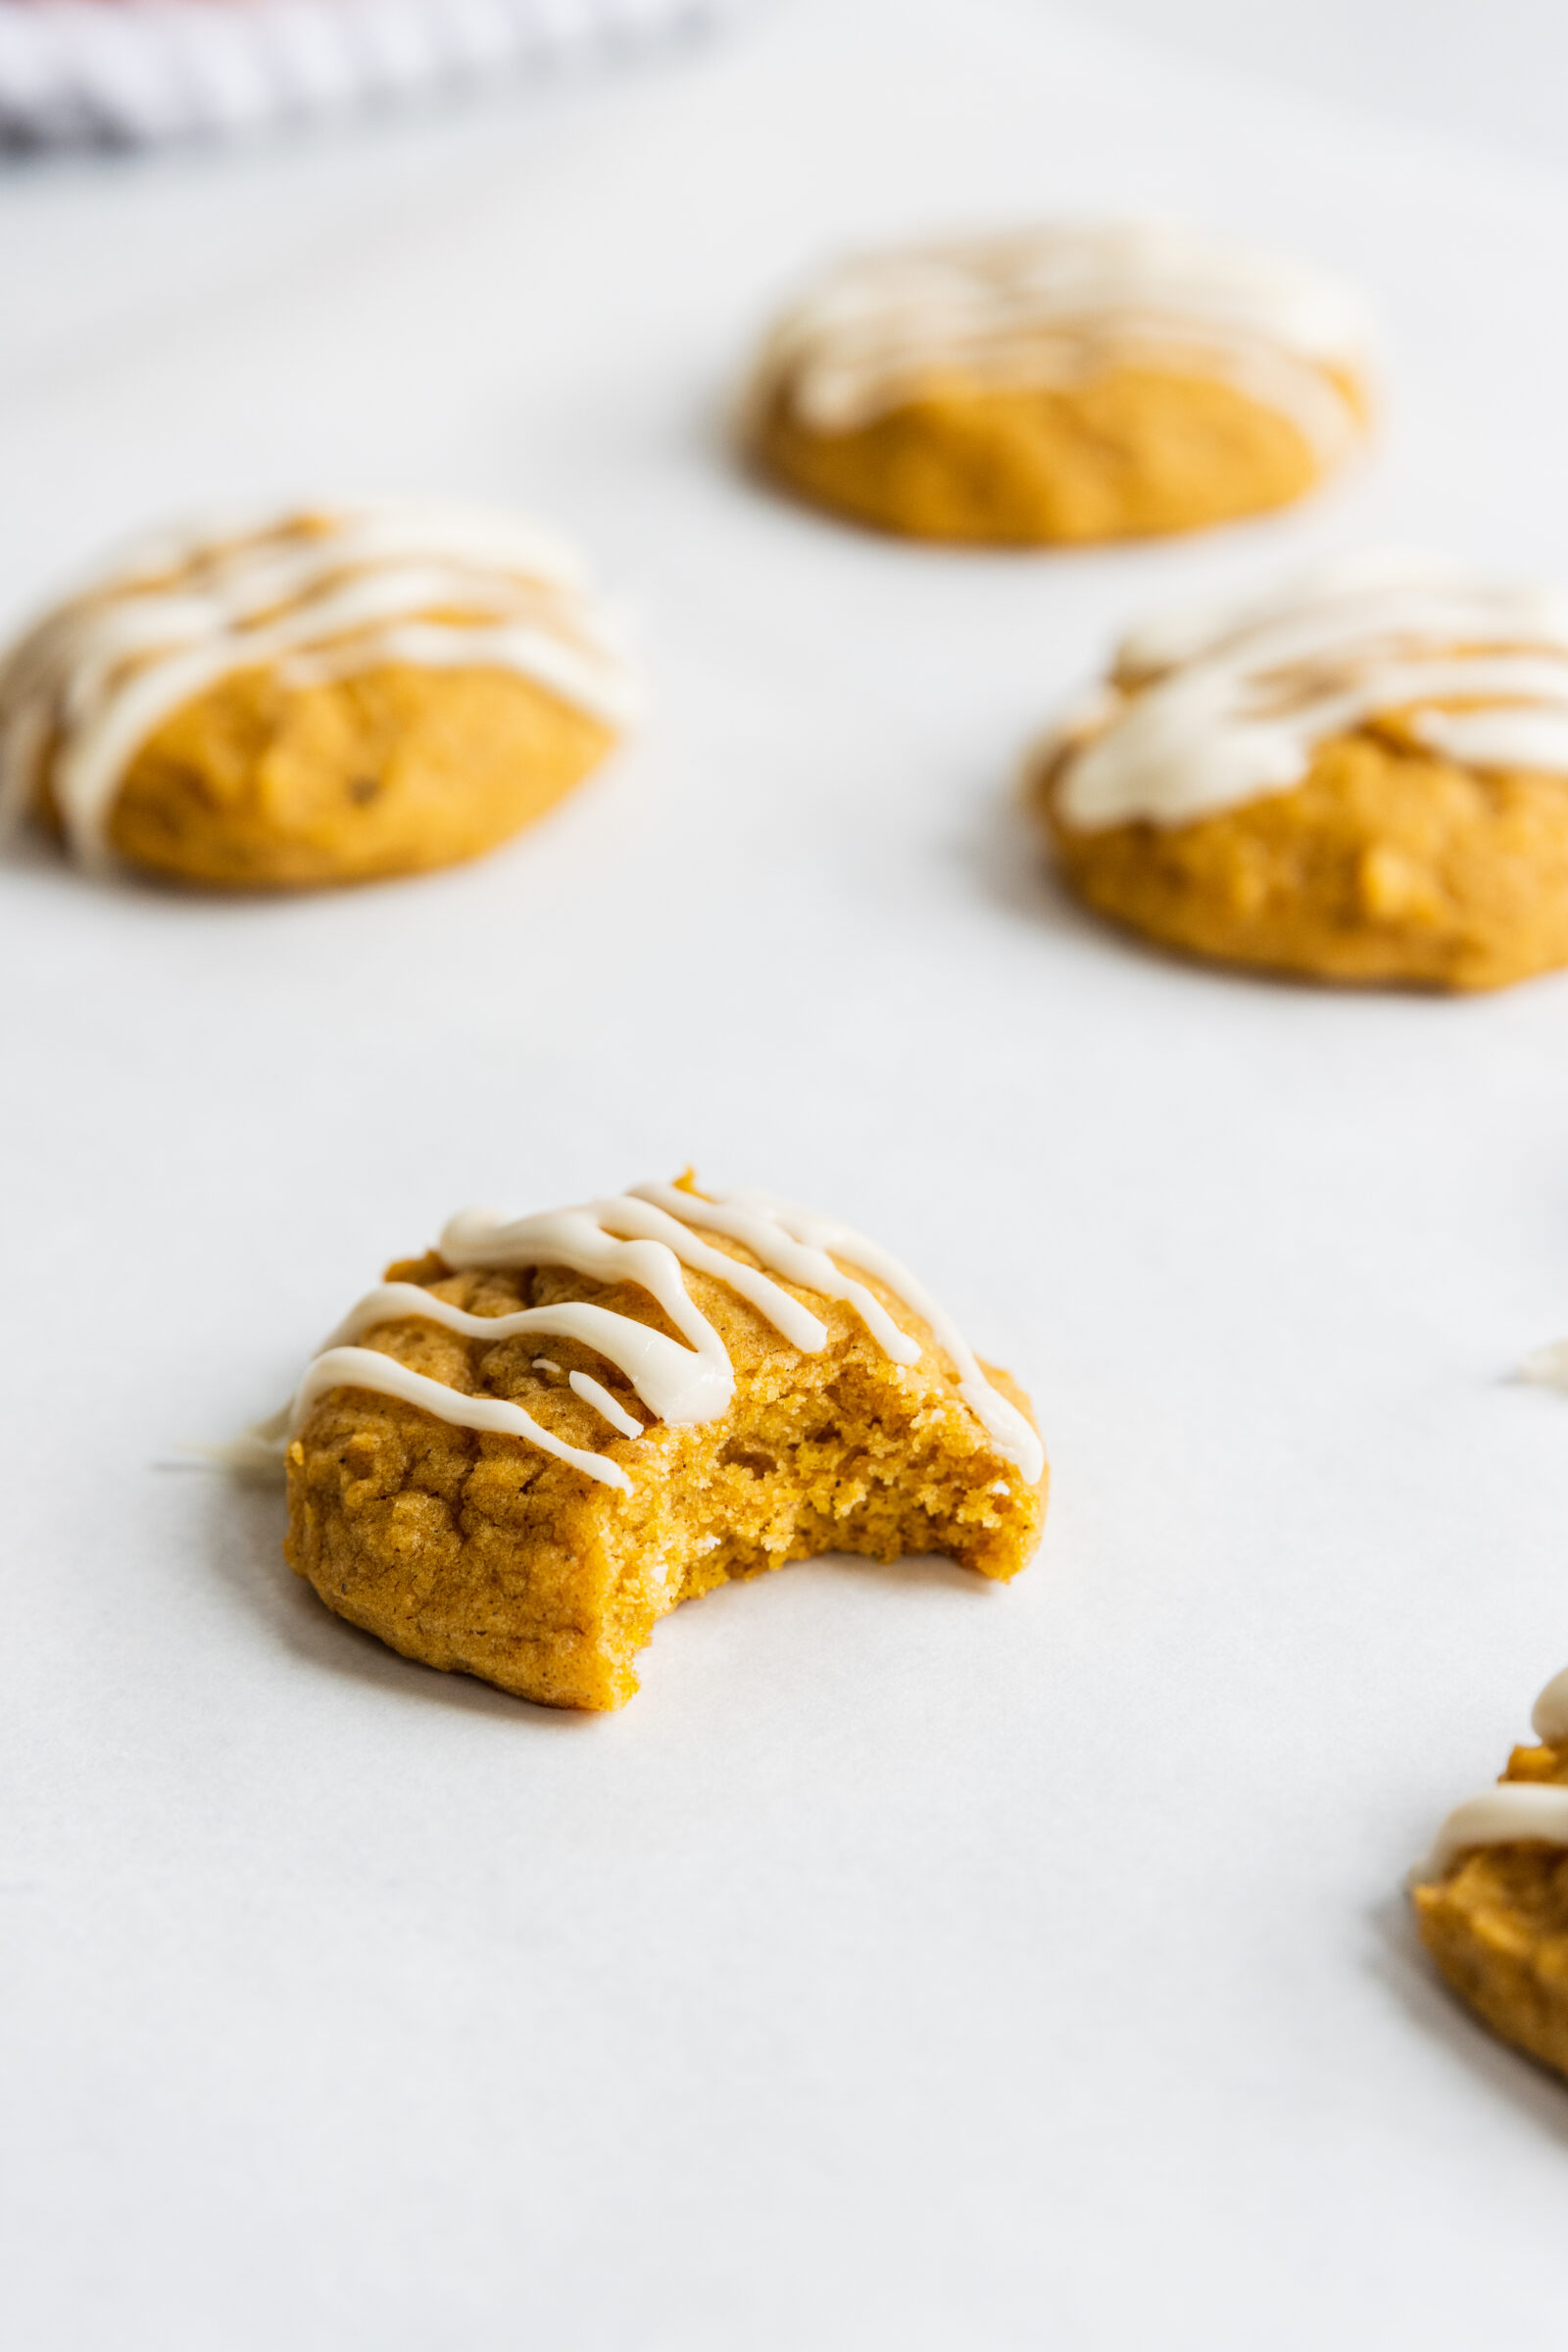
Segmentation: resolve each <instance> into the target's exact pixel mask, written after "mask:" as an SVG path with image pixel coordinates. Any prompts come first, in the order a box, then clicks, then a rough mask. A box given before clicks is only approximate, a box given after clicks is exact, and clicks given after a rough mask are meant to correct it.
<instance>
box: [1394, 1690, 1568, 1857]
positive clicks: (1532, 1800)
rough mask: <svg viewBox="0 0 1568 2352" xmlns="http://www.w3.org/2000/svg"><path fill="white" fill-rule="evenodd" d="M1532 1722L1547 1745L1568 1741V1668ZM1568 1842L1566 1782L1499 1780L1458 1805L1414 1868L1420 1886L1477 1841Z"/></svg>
mask: <svg viewBox="0 0 1568 2352" xmlns="http://www.w3.org/2000/svg"><path fill="white" fill-rule="evenodd" d="M1530 1720H1531V1724H1532V1727H1533V1729H1534V1731H1535V1734H1536V1737H1537V1739H1538V1740H1541V1741H1542V1742H1543V1744H1544V1745H1545V1746H1547V1747H1561V1746H1563V1745H1564V1744H1568V1668H1565V1669H1564V1671H1563V1672H1562V1673H1561V1674H1557V1675H1553V1677H1552V1679H1551V1681H1550V1682H1549V1683H1548V1684H1547V1685H1546V1688H1545V1689H1544V1691H1542V1693H1541V1696H1540V1697H1539V1698H1538V1699H1537V1701H1536V1703H1535V1707H1534V1710H1533V1711H1532V1714H1531V1719H1530ZM1529 1843H1535V1844H1542V1845H1561V1846H1568V1786H1565V1785H1564V1784H1562V1783H1560V1782H1551V1781H1499V1782H1497V1783H1496V1784H1495V1787H1493V1788H1491V1789H1486V1790H1485V1791H1484V1793H1483V1794H1482V1795H1480V1796H1472V1797H1470V1798H1468V1799H1467V1800H1466V1802H1465V1803H1464V1804H1462V1805H1456V1806H1455V1807H1454V1810H1453V1811H1452V1812H1451V1813H1450V1814H1449V1815H1448V1818H1447V1820H1446V1822H1445V1823H1444V1824H1443V1827H1442V1828H1441V1829H1440V1830H1439V1832H1438V1834H1437V1837H1436V1838H1435V1839H1434V1840H1433V1846H1432V1851H1431V1853H1430V1854H1429V1855H1428V1856H1427V1858H1426V1860H1425V1861H1424V1862H1423V1863H1422V1864H1421V1866H1420V1868H1419V1869H1418V1870H1417V1871H1415V1872H1414V1874H1413V1878H1414V1882H1415V1883H1416V1884H1417V1885H1430V1884H1431V1883H1432V1882H1433V1881H1435V1880H1437V1879H1441V1878H1443V1877H1444V1876H1445V1875H1446V1872H1447V1871H1449V1870H1450V1869H1451V1868H1452V1867H1453V1864H1454V1863H1455V1862H1456V1861H1457V1859H1458V1857H1459V1856H1460V1855H1461V1854H1463V1853H1467V1852H1469V1851H1470V1850H1471V1849H1472V1848H1474V1847H1476V1846H1478V1845H1520V1844H1529Z"/></svg>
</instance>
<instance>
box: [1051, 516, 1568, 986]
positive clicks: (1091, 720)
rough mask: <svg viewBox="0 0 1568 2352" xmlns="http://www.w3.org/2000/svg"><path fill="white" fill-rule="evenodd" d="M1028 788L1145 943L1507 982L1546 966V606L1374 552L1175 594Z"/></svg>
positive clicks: (1322, 968) (1562, 813) (1564, 750)
mask: <svg viewBox="0 0 1568 2352" xmlns="http://www.w3.org/2000/svg"><path fill="white" fill-rule="evenodd" d="M1028 793H1029V798H1030V801H1031V804H1032V806H1033V808H1034V809H1035V810H1036V811H1037V813H1038V814H1039V815H1040V817H1041V818H1042V820H1043V822H1044V823H1045V825H1046V827H1047V829H1048V830H1049V833H1050V836H1051V839H1052V840H1053V842H1054V846H1055V851H1056V856H1057V858H1058V859H1059V861H1060V865H1061V869H1062V872H1063V873H1064V875H1065V876H1066V879H1067V881H1068V882H1069V883H1070V885H1071V886H1072V888H1073V889H1074V890H1075V891H1076V892H1077V893H1078V895H1079V897H1080V898H1082V899H1084V900H1085V901H1086V902H1087V903H1088V905H1089V906H1091V907H1095V908H1096V909H1097V910H1098V911H1099V912H1100V913H1102V914H1106V915H1110V916H1111V917H1112V918H1113V919H1114V920H1116V921H1117V922H1120V923H1125V924H1127V925H1128V926H1129V927H1130V928H1131V929H1133V930H1135V931H1141V932H1143V933H1144V934H1145V935H1146V936H1147V937H1148V938H1150V939H1154V940H1158V941H1160V942H1162V943H1163V944H1164V945H1166V946H1168V947H1173V948H1179V949H1185V950H1186V951H1188V952H1189V953H1190V954H1193V955H1197V956H1213V957H1216V958H1218V959H1219V960H1221V961H1224V962H1229V963H1244V964H1255V965H1258V966H1261V967H1264V968H1267V969H1272V970H1276V971H1284V972H1296V973H1302V974H1306V975H1308V976H1310V977H1311V978H1313V979H1318V980H1339V981H1363V982H1406V983H1411V984H1414V985H1419V986H1425V987H1429V988H1446V989H1483V988H1501V987H1504V986H1505V985H1506V984H1507V983H1508V982H1510V981H1513V980H1523V979H1526V978H1528V977H1529V976H1530V975H1531V974H1532V973H1536V972H1544V971H1546V970H1548V969H1549V968H1551V967H1552V966H1553V965H1556V964H1561V963H1565V962H1568V607H1565V606H1564V604H1563V602H1562V601H1561V600H1560V599H1556V598H1552V597H1547V596H1544V595H1539V594H1535V593H1531V592H1527V591H1524V590H1518V589H1506V588H1495V587H1489V586H1485V585H1481V584H1477V583H1475V582H1472V581H1471V580H1469V579H1467V578H1466V577H1465V576H1464V575H1463V574H1462V573H1460V572H1458V571H1457V570H1454V569H1451V568H1449V567H1446V566H1444V565H1440V564H1432V563H1427V562H1418V561H1415V560H1413V559H1410V558H1406V557H1385V556H1377V557H1368V558H1362V559H1360V560H1359V561H1357V562H1352V563H1341V564H1336V565H1333V566H1331V567H1329V568H1327V569H1325V570H1323V571H1320V572H1318V573H1316V574H1314V575H1312V576H1311V577H1309V578H1307V579H1305V580H1302V581H1300V582H1299V583H1298V584H1297V585H1296V586H1294V587H1293V588H1291V589H1289V590H1288V591H1287V592H1286V593H1284V594H1282V595H1279V596H1276V597H1272V598H1266V599H1262V600H1258V601H1255V602H1254V601H1249V602H1247V603H1245V604H1242V605H1238V606H1221V607H1218V608H1204V609H1201V610H1198V611H1194V612H1184V613H1177V614H1175V615H1173V616H1171V617H1170V618H1169V619H1167V620H1166V621H1164V622H1163V623H1157V624H1155V625H1154V626H1152V627H1150V628H1146V629H1143V630H1140V631H1139V632H1137V633H1136V634H1135V635H1133V636H1131V637H1129V638H1128V639H1126V641H1125V642H1124V643H1123V645H1122V647H1121V649H1120V651H1119V654H1118V656H1117V659H1116V662H1115V666H1114V669H1113V671H1112V673H1111V678H1110V682H1109V684H1108V686H1106V687H1105V688H1104V689H1103V690H1102V691H1101V692H1099V693H1097V694H1096V696H1095V697H1094V699H1093V701H1092V702H1091V703H1090V704H1089V705H1088V706H1087V707H1085V708H1083V709H1082V710H1080V711H1077V712H1076V713H1074V714H1073V715H1072V716H1070V717H1069V718H1068V719H1067V721H1066V722H1065V723H1064V724H1062V725H1061V726H1059V727H1058V728H1057V729H1056V730H1055V731H1054V734H1053V735H1052V736H1051V738H1050V739H1049V740H1048V741H1047V742H1046V743H1045V744H1044V745H1042V746H1041V747H1040V750H1039V751H1038V753H1037V754H1036V756H1035V758H1034V759H1033V760H1032V761H1031V765H1030V771H1029V780H1028Z"/></svg>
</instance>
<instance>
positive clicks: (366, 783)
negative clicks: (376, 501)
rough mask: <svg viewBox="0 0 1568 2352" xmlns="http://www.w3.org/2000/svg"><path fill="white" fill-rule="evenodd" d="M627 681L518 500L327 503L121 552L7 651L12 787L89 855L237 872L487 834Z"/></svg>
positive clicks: (321, 872)
mask: <svg viewBox="0 0 1568 2352" xmlns="http://www.w3.org/2000/svg"><path fill="white" fill-rule="evenodd" d="M636 699H637V697H636V688H635V682H634V680H633V677H632V674H631V670H630V667H629V664H628V662H627V659H626V657H625V655H624V653H623V652H622V651H621V650H620V648H619V647H618V645H617V644H616V642H615V638H614V634H613V630H612V629H611V628H610V627H609V625H608V624H607V622H606V619H605V616H604V614H603V613H601V612H600V611H599V609H598V607H597V605H596V604H595V602H594V600H593V598H592V597H591V596H590V595H589V594H588V592H587V590H586V588H585V587H584V586H583V584H582V581H581V579H580V577H579V576H578V573H577V570H576V567H575V565H574V564H573V562H572V561H571V559H570V558H569V557H567V556H566V555H564V553H563V552H562V551H561V550H560V549H558V548H556V547H555V546H553V545H552V544H551V543H550V542H548V541H546V540H544V539H542V538H540V537H539V536H538V535H537V534H536V533H534V532H533V531H531V530H529V529H527V528H525V527H524V526H522V525H521V524H519V523H517V522H515V521H514V520H512V519H510V518H509V517H506V516H502V515H488V514H484V513H480V512H477V511H476V512H472V513H469V512H466V511H464V510H461V509H449V508H431V507H413V506H378V507H357V508H342V509H321V510H311V511H307V512H300V513H291V514H285V515H276V516H265V517H260V518H256V519H253V520H250V521H234V522H230V523H226V524H223V523H217V524H212V525H208V526H203V527H200V528H197V529H194V530H191V531H188V532H184V533H177V534H172V535H170V536H168V537H166V538H164V539H162V540H159V541H157V542H153V543H150V544H148V545H146V546H144V547H142V548H140V549H139V550H137V551H135V552H133V553H132V554H131V555H129V556H128V557H126V558H125V559H124V560H123V562H122V563H121V564H119V565H118V566H116V567H114V568H113V569H112V570H111V571H110V573H109V574H108V575H107V576H106V577H105V578H104V579H103V580H102V581H101V582H99V583H98V584H96V585H93V586H90V587H89V588H87V589H86V590H85V591H84V592H83V593H82V594H80V595H78V596H75V597H73V598H71V599H70V600H69V601H68V602H67V603H65V604H64V605H62V606H60V607H58V608H57V609H56V610H54V611H53V612H51V613H47V614H46V615H45V616H44V617H43V618H42V619H41V620H40V621H39V622H37V623H36V625H35V626H34V627H33V628H32V629H31V630H30V631H29V632H28V633H27V634H26V635H25V637H24V638H23V639H22V640H21V641H20V643H19V644H18V645H17V646H16V647H15V648H14V649H13V651H12V652H11V654H10V655H9V657H8V658H7V659H6V661H5V662H4V664H3V666H0V796H3V800H4V803H5V805H6V807H7V808H8V809H9V811H10V813H11V814H12V815H13V816H17V815H21V814H23V813H25V812H27V811H28V810H30V811H31V812H32V813H34V814H36V815H37V816H39V817H41V818H42V819H43V820H44V821H46V822H48V823H51V824H53V825H55V826H56V827H57V828H58V829H60V830H61V831H62V832H63V833H64V835H65V837H66V839H67V841H68V843H69V844H70V846H71V848H72V849H73V852H74V853H75V855H76V856H77V857H78V858H81V859H82V861H83V862H84V863H86V864H89V865H97V866H103V865H107V864H111V863H114V862H117V861H118V862H122V863H123V864H126V865H130V866H137V867H140V868H142V869H144V870H146V871H150V872H153V873H157V874H160V875H164V876H167V877H169V878H171V879H172V880H175V881H180V882H186V883H196V884H201V885H205V886H206V887H209V888H218V889H230V890H285V889H300V888H307V887H312V886H317V885H320V884H325V883H338V882H363V881H369V880H373V879H377V878H380V877H383V876H386V875H392V874H406V873H416V872H419V871H421V870H423V869H424V868H426V867H430V866H437V865H446V864H450V863H451V862H452V861H453V860H455V859H457V858H470V857H473V856H475V855H476V854H477V853H478V852H479V851H481V850H487V849H490V848H493V847H494V845H495V844H496V843H497V842H500V841H502V840H504V839H506V837H507V836H508V835H509V834H512V833H515V831H516V830H517V829H518V827H519V826H521V825H524V824H527V823H528V822H529V821H530V820H531V819H532V818H534V817H536V816H538V815H541V814H542V813H543V811H544V810H545V809H548V808H549V807H550V806H551V804H552V803H553V802H555V801H557V800H559V799H560V798H561V796H562V795H563V794H564V793H565V792H568V791H569V790H570V789H571V787H572V786H573V785H574V784H576V783H577V782H578V781H580V779H581V778H582V777H583V776H585V775H586V774H587V773H588V772H589V770H590V769H591V768H593V767H594V766H595V765H597V763H598V762H599V760H602V759H603V757H604V756H605V754H606V752H607V751H608V750H609V749H610V747H611V745H612V744H613V742H614V740H615V738H616V736H617V734H618V733H619V731H620V730H621V728H622V727H623V725H624V724H625V723H626V722H627V720H628V719H629V717H630V716H631V714H632V712H633V711H634V710H635V707H636Z"/></svg>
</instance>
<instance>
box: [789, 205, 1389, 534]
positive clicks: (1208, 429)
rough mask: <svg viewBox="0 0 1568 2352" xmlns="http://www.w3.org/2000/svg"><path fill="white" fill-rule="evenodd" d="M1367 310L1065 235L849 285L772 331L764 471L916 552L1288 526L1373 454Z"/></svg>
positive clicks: (1306, 281)
mask: <svg viewBox="0 0 1568 2352" xmlns="http://www.w3.org/2000/svg"><path fill="white" fill-rule="evenodd" d="M1366 382H1367V363H1366V359H1365V336H1364V332H1363V328H1362V324H1361V318H1360V310H1359V305H1358V304H1357V303H1356V302H1355V301H1354V300H1353V298H1352V297H1350V296H1349V295H1348V294H1347V293H1346V292H1345V291H1344V290H1343V289H1342V288H1341V287H1339V286H1337V285H1335V284H1333V283H1332V282H1330V281H1327V280H1324V279H1321V278H1319V277H1317V276H1315V275H1313V274H1311V273H1308V272H1306V271H1303V270H1299V269H1296V268H1294V267H1290V266H1287V265H1285V264H1283V263H1280V262H1276V261H1269V260H1263V259H1259V258H1257V257H1254V256H1251V255H1247V254H1238V253H1231V252H1228V251H1226V250H1224V249H1223V248H1217V247H1214V246H1211V245H1209V244H1208V243H1206V242H1205V241H1204V240H1202V239H1201V238H1198V237H1195V236H1192V235H1190V234H1187V233H1185V232H1183V231H1181V230H1179V229H1176V228H1172V227H1169V226H1164V225H1160V224H1156V223H1120V224H1117V223H1111V224H1102V225H1073V224H1070V223H1061V224H1057V225H1055V226H1050V227H1045V228H1040V229H1035V230H1028V231H1022V232H1019V233H1017V234H1014V235H1010V236H994V237H980V238H972V239H968V240H965V241H963V242H956V243H952V244H943V245H923V246H913V247H909V248H907V249H904V250H901V251H896V252H885V253H870V254H864V255H861V256H858V257H857V258H855V259H852V260H850V261H847V262H845V263H843V264H842V265H841V266H840V267H839V268H838V269H836V270H832V271H830V272H829V273H828V275H827V276H826V277H825V278H824V279H823V280H822V281H821V282H820V283H819V284H818V285H817V286H815V287H814V288H813V289H811V290H810V291H809V293H808V294H807V295H806V297H805V299H804V300H803V301H802V302H801V303H800V304H799V305H798V306H797V307H796V309H794V310H793V311H792V312H790V313H789V314H788V316H787V317H785V318H784V319H782V320H781V321H780V323H779V324H778V326H777V327H776V328H775V329H774V332H773V334H772V337H771V339H770V341H769V342H768V344H767V345H766V347H765V349H764V351H763V354H762V358H761V361H760V366H759V368H758V369H757V372H756V376H755V379H754V382H753V386H752V391H751V395H750V398H749V401H748V404H747V412H746V417H747V434H748V438H749V440H750V443H751V446H752V448H753V450H754V452H755V454H756V456H757V458H758V460H759V461H760V465H761V466H763V468H764V469H765V470H766V471H767V472H769V473H771V474H772V475H773V476H774V477H775V478H776V479H777V480H779V481H780V482H782V483H784V484H786V485H787V486H788V487H789V488H790V489H791V490H794V491H795V492H797V493H798V494H799V495H800V496H801V497H803V498H806V499H809V500H810V501H811V502H812V503H813V504H814V505H817V506H821V507H827V508H830V509H832V510H833V511H834V512H835V513H837V514H841V515H852V516H853V517H855V519H856V520H858V521H860V522H867V523H872V524H875V525H877V526H879V527H880V528H881V529H883V530H889V531H899V532H903V533H906V534H907V535H908V536H909V537H911V538H916V539H948V540H967V541H971V542H975V543H979V544H989V545H993V546H1044V545H1050V544H1054V543H1058V542H1062V543H1065V542H1073V541H1080V542H1081V541H1087V540H1097V539H1123V538H1130V537H1140V536H1143V535H1146V534H1148V533H1152V532H1160V531H1185V530H1192V529H1194V528H1196V527H1197V526H1198V525H1200V524H1202V523H1212V522H1221V521H1225V520H1227V519H1229V518H1230V517H1232V516H1235V515H1255V514H1259V513H1261V512H1263V511H1264V510H1265V509H1267V508H1271V507H1281V506H1285V505H1287V504H1288V503H1289V502H1290V501H1291V500H1292V499H1295V498H1299V497H1300V496H1301V494H1302V493H1303V492H1304V491H1307V490H1309V489H1311V488H1312V486H1313V484H1314V483H1316V482H1317V481H1318V480H1319V479H1320V478H1321V476H1322V475H1323V474H1324V473H1325V472H1326V471H1327V470H1328V469H1329V468H1330V467H1331V466H1334V465H1335V464H1336V463H1337V462H1338V461H1339V460H1340V458H1341V457H1343V456H1344V454H1345V452H1346V451H1347V449H1348V447H1349V446H1350V445H1351V444H1352V443H1353V442H1354V441H1355V440H1356V439H1357V438H1358V437H1359V435H1360V434H1361V432H1362V430H1363V427H1364V423H1365V418H1366V411H1367V405H1368V395H1367V388H1366Z"/></svg>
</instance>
